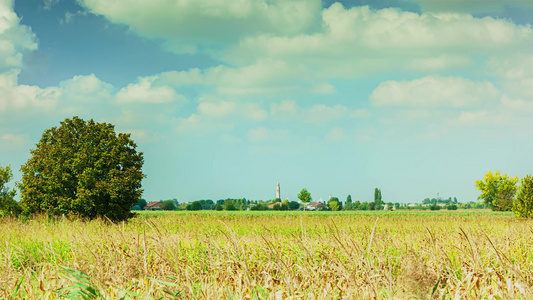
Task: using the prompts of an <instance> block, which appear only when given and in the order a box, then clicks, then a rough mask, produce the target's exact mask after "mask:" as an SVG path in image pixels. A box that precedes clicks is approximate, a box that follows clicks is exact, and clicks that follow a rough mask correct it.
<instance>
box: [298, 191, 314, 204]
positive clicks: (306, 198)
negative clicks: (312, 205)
mask: <svg viewBox="0 0 533 300" xmlns="http://www.w3.org/2000/svg"><path fill="white" fill-rule="evenodd" d="M298 199H300V201H302V202H303V203H309V202H311V201H312V200H313V198H311V193H309V192H308V191H307V189H305V188H304V189H302V190H301V191H300V193H299V194H298Z"/></svg>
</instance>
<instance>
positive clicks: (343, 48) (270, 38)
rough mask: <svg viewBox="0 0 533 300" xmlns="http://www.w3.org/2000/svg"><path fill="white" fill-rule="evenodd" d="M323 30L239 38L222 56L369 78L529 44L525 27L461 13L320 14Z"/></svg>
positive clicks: (450, 64)
mask: <svg viewBox="0 0 533 300" xmlns="http://www.w3.org/2000/svg"><path fill="white" fill-rule="evenodd" d="M322 20H323V22H322V28H321V30H319V31H318V32H315V33H310V34H309V33H303V34H301V35H298V36H294V37H284V36H275V35H258V36H253V37H248V38H245V39H242V40H241V42H240V43H239V44H238V45H237V46H235V47H234V48H233V49H231V50H230V51H228V52H227V54H226V56H225V59H226V60H227V61H228V62H230V63H233V64H236V65H246V64H251V63H253V62H254V61H256V60H257V58H258V57H269V58H270V59H273V60H279V61H284V62H286V63H287V64H288V65H290V66H296V67H303V68H307V69H308V70H310V71H314V72H317V73H319V75H320V77H322V78H332V77H333V78H335V77H358V76H368V74H371V73H377V72H383V71H393V70H398V69H400V70H415V71H436V70H445V69H453V68H458V67H464V66H468V65H471V64H472V55H491V54H501V52H502V49H515V50H516V49H527V48H530V47H531V46H532V41H533V40H532V37H533V33H532V29H531V27H530V26H517V25H515V24H513V23H511V22H508V21H506V20H501V19H494V18H490V17H486V18H475V17H473V16H472V15H468V14H449V13H448V14H432V13H426V14H421V15H420V14H416V13H411V12H404V11H400V10H398V9H392V8H391V9H382V10H371V9H369V8H368V7H367V6H363V7H353V8H350V9H345V8H344V7H343V6H342V5H341V4H340V3H335V4H333V5H332V6H330V7H329V8H327V9H325V10H323V12H322Z"/></svg>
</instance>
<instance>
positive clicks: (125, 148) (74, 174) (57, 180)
mask: <svg viewBox="0 0 533 300" xmlns="http://www.w3.org/2000/svg"><path fill="white" fill-rule="evenodd" d="M136 148H137V145H136V144H135V143H134V142H133V141H132V140H131V138H130V135H129V134H123V133H118V134H117V133H116V132H115V129H114V126H113V125H111V124H108V123H97V122H95V121H93V120H89V121H84V120H82V119H80V118H78V117H74V118H72V119H66V120H65V121H63V122H61V126H59V127H52V128H50V129H48V130H46V131H44V133H43V135H42V137H41V140H40V141H39V143H37V145H36V148H35V150H32V151H31V157H30V159H29V160H28V162H27V163H26V164H25V165H23V166H22V167H21V171H22V183H21V184H20V185H19V188H20V191H21V205H22V207H23V209H24V211H25V212H27V213H47V214H52V215H60V214H67V215H74V216H79V217H82V218H87V219H92V218H95V217H98V216H106V217H107V218H109V219H111V220H114V221H118V220H124V219H126V218H128V217H129V216H131V212H130V208H131V207H132V206H133V205H134V204H136V203H137V202H138V201H139V199H140V196H141V193H142V189H141V180H142V179H143V178H144V175H143V173H142V171H141V168H142V165H143V155H142V153H141V152H137V151H136Z"/></svg>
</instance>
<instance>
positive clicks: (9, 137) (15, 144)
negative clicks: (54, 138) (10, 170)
mask: <svg viewBox="0 0 533 300" xmlns="http://www.w3.org/2000/svg"><path fill="white" fill-rule="evenodd" d="M28 141H29V137H28V135H26V134H11V133H6V134H4V135H0V149H6V150H18V149H22V148H24V147H26V146H27V145H28Z"/></svg>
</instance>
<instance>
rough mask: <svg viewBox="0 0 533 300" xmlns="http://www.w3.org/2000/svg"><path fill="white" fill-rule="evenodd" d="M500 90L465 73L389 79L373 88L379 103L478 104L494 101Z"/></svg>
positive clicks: (467, 105)
mask: <svg viewBox="0 0 533 300" xmlns="http://www.w3.org/2000/svg"><path fill="white" fill-rule="evenodd" d="M498 96H499V92H498V90H497V89H496V87H494V85H493V84H492V83H491V82H489V81H472V80H470V79H467V78H463V77H443V76H427V77H423V78H419V79H415V80H412V81H394V80H392V81H385V82H382V83H380V85H379V86H378V87H377V88H376V89H375V90H374V91H373V92H372V94H371V95H370V100H371V101H372V103H373V104H374V105H376V106H381V107H384V106H392V107H441V108H442V107H455V108H461V107H475V106H479V105H481V104H483V103H485V102H490V101H493V100H495V99H497V97H498Z"/></svg>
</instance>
